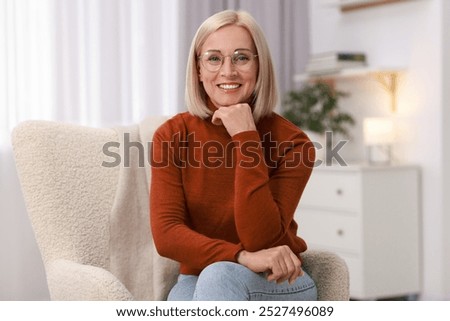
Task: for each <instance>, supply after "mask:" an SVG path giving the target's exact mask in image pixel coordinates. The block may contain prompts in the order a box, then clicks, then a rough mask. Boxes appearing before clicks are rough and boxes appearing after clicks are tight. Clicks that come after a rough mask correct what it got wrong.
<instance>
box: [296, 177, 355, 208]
mask: <svg viewBox="0 0 450 321" xmlns="http://www.w3.org/2000/svg"><path fill="white" fill-rule="evenodd" d="M360 199H361V190H360V179H359V175H358V174H357V173H348V172H347V173H335V172H321V171H317V172H314V171H313V173H312V175H311V178H310V180H309V182H308V184H307V185H306V187H305V190H304V192H303V196H302V198H301V200H300V204H301V205H302V206H305V207H320V208H329V209H333V210H346V211H359V208H360Z"/></svg>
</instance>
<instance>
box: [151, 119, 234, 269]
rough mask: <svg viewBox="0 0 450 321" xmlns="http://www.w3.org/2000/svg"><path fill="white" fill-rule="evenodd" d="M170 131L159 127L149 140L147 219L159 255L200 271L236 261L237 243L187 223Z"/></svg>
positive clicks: (181, 186)
mask: <svg viewBox="0 0 450 321" xmlns="http://www.w3.org/2000/svg"><path fill="white" fill-rule="evenodd" d="M173 132H174V131H173V130H171V129H170V128H169V126H168V125H163V126H162V127H160V128H159V129H158V130H157V131H156V133H155V135H154V137H153V143H152V156H151V165H152V169H151V187H150V219H151V229H152V234H153V239H154V242H155V246H156V248H157V250H158V252H159V254H160V255H162V256H164V257H168V258H171V259H173V260H176V261H178V262H183V263H184V264H185V265H187V266H189V267H190V268H192V269H197V270H198V271H197V272H199V271H201V270H202V269H203V268H205V267H206V266H208V265H210V264H212V263H214V262H217V261H236V258H235V257H236V254H237V253H238V252H239V251H240V250H242V246H241V245H240V244H233V243H230V242H227V241H224V240H219V239H212V238H209V237H207V236H205V235H202V234H200V233H198V232H196V231H194V230H192V229H191V228H190V227H189V224H188V219H187V209H186V201H185V196H184V191H183V182H182V175H181V168H180V165H181V164H179V163H177V159H178V156H177V155H176V153H175V152H174V151H175V150H178V148H177V146H174V145H176V144H177V142H176V141H174V140H173V137H172V136H173V134H172V133H173Z"/></svg>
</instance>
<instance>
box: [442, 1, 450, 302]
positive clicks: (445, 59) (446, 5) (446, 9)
mask: <svg viewBox="0 0 450 321" xmlns="http://www.w3.org/2000/svg"><path fill="white" fill-rule="evenodd" d="M442 22H443V23H442V32H441V36H442V41H443V43H444V47H443V51H442V56H441V59H442V63H443V68H442V70H443V72H444V77H443V83H442V91H443V93H444V96H443V104H442V111H443V117H442V120H441V123H442V128H443V138H444V139H443V142H442V148H443V149H444V158H443V164H444V166H443V168H444V175H443V178H444V184H443V194H444V211H443V213H444V224H443V231H444V232H443V233H444V244H445V245H444V253H445V254H444V278H445V279H444V293H446V299H447V300H450V233H448V231H450V198H449V197H445V195H450V168H449V167H448V166H445V164H450V147H449V146H450V126H449V125H448V120H449V119H450V90H449V88H450V59H449V57H450V39H449V37H448V30H450V1H443V8H442Z"/></svg>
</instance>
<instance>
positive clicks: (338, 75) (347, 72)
mask: <svg viewBox="0 0 450 321" xmlns="http://www.w3.org/2000/svg"><path fill="white" fill-rule="evenodd" d="M405 70H406V68H397V67H387V68H369V67H359V68H344V69H341V70H339V71H336V72H330V73H320V74H319V73H302V74H297V75H295V76H294V81H295V82H306V81H316V80H320V79H324V80H339V79H347V78H358V77H367V76H376V75H381V74H384V75H386V74H393V73H400V72H403V71H405Z"/></svg>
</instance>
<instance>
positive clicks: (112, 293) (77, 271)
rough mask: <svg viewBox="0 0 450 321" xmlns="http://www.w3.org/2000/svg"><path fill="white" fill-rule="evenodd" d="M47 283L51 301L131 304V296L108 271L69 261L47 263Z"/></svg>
mask: <svg viewBox="0 0 450 321" xmlns="http://www.w3.org/2000/svg"><path fill="white" fill-rule="evenodd" d="M45 268H46V273H47V283H48V288H49V291H50V297H51V299H52V300H60V301H64V300H69V301H129V300H133V296H132V295H131V293H130V292H129V291H128V290H127V289H126V288H125V286H124V285H123V284H122V283H121V282H120V281H119V280H118V279H117V278H116V277H115V276H114V275H113V274H111V273H110V272H109V271H107V270H105V269H103V268H99V267H95V266H91V265H84V264H79V263H76V262H73V261H69V260H54V261H50V262H48V263H47V264H46V267H45Z"/></svg>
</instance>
